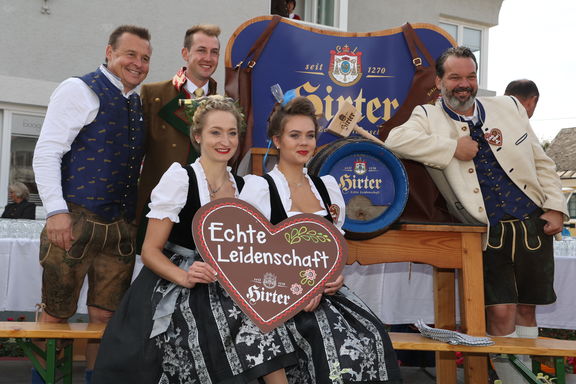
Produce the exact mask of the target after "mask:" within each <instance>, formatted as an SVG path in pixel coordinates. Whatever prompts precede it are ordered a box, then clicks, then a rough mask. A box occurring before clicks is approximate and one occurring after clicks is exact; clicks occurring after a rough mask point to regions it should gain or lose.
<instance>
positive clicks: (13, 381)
mask: <svg viewBox="0 0 576 384" xmlns="http://www.w3.org/2000/svg"><path fill="white" fill-rule="evenodd" d="M31 368H32V364H30V362H29V361H28V360H24V359H20V360H0V384H30V369H31ZM460 371H461V370H459V372H458V376H459V379H458V383H464V380H462V379H461V376H462V375H461V373H462V372H460ZM402 376H403V378H404V384H434V383H435V379H434V368H425V369H424V368H414V367H403V368H402ZM72 384H84V363H83V362H75V363H74V379H73V381H72Z"/></svg>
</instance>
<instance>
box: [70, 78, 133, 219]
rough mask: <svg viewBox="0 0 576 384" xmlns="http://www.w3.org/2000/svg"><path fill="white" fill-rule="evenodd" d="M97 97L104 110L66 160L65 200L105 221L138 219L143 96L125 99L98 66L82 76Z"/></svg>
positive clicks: (88, 126) (82, 132)
mask: <svg viewBox="0 0 576 384" xmlns="http://www.w3.org/2000/svg"><path fill="white" fill-rule="evenodd" d="M80 79H81V80H82V81H84V82H85V83H86V84H87V85H88V86H89V87H90V88H91V89H92V90H93V91H94V93H95V94H96V95H97V96H98V99H99V100H100V109H99V110H98V114H97V116H96V118H95V119H94V121H93V122H92V123H90V124H88V125H86V126H84V127H83V128H82V129H81V130H80V132H79V134H78V136H76V138H75V139H74V141H73V143H72V145H71V148H70V151H69V152H68V153H66V154H65V155H64V157H63V158H62V189H63V193H64V199H65V200H66V201H68V202H72V203H75V204H78V205H80V206H82V207H84V208H86V209H88V210H90V211H91V212H93V213H95V214H97V215H98V216H100V217H102V218H103V219H106V220H110V221H114V220H117V219H120V218H126V219H128V220H130V219H132V218H134V213H135V206H136V187H137V182H138V176H139V173H140V164H141V162H142V157H143V155H144V148H143V142H144V124H143V121H142V108H141V105H140V98H139V96H138V95H137V94H136V93H133V94H132V95H131V96H130V99H126V98H125V97H124V96H123V95H122V92H121V91H120V90H119V89H118V88H117V87H116V86H114V85H113V84H112V83H111V82H110V80H108V79H107V78H106V76H105V75H104V74H103V73H102V72H101V71H100V70H99V69H98V70H96V71H95V72H92V73H89V74H87V75H84V76H83V77H81V78H80Z"/></svg>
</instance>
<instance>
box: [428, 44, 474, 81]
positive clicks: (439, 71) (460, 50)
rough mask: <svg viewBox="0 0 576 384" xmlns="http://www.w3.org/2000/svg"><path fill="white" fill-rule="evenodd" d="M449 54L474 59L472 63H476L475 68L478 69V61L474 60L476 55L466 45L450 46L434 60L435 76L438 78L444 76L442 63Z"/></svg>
mask: <svg viewBox="0 0 576 384" xmlns="http://www.w3.org/2000/svg"><path fill="white" fill-rule="evenodd" d="M450 56H455V57H464V58H470V59H472V60H474V64H475V65H476V70H478V62H477V61H476V56H474V53H472V51H471V50H470V48H468V47H462V46H460V47H450V48H448V49H447V50H445V51H444V53H442V55H440V57H439V58H438V59H437V60H436V76H438V77H439V78H442V77H444V63H445V62H446V60H447V59H448V57H450Z"/></svg>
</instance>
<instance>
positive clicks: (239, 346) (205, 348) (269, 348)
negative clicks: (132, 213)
mask: <svg viewBox="0 0 576 384" xmlns="http://www.w3.org/2000/svg"><path fill="white" fill-rule="evenodd" d="M191 108H194V110H193V111H191V113H193V119H192V127H191V135H190V139H191V140H193V142H194V145H195V147H197V148H199V150H200V154H201V156H200V157H199V158H198V159H197V160H196V161H194V162H193V163H192V164H189V165H186V166H182V165H181V164H179V163H177V162H175V163H173V164H172V165H171V166H170V167H169V168H168V170H167V171H166V172H165V173H164V175H163V176H162V178H161V179H160V182H159V183H158V185H157V186H156V187H155V188H154V190H153V191H152V201H151V203H150V212H149V213H148V217H149V218H150V222H149V224H148V230H147V232H146V238H145V240H144V245H143V247H142V261H143V262H144V265H145V267H144V268H143V269H142V271H141V273H140V275H138V278H137V279H136V280H135V281H134V283H133V284H132V286H131V287H130V289H129V290H128V292H127V293H126V296H125V297H124V300H123V301H122V304H121V305H120V308H119V309H118V311H117V313H116V314H115V315H114V317H113V318H112V320H111V321H110V324H109V325H108V327H107V328H106V333H105V334H104V338H103V339H102V347H101V349H100V354H99V355H98V360H97V362H96V369H95V371H94V381H95V384H109V383H123V384H129V383H134V384H146V383H150V384H152V383H165V384H168V383H178V384H179V383H249V382H256V381H257V380H258V379H259V378H262V379H263V380H264V382H266V383H269V384H270V383H277V384H285V383H286V375H285V373H284V369H283V368H284V367H286V366H290V365H294V364H295V362H296V358H295V353H294V348H293V346H292V343H291V341H290V339H289V338H288V336H287V330H286V328H285V327H284V326H281V327H278V328H277V329H275V330H273V331H271V332H268V333H266V334H263V333H262V332H261V331H260V330H259V329H258V327H257V326H256V325H255V324H254V323H253V322H252V320H250V319H249V318H248V317H247V316H246V315H245V314H244V313H243V312H242V311H241V310H240V309H239V308H238V306H237V305H236V304H235V303H234V301H233V299H232V298H231V297H230V295H228V294H227V293H226V291H225V290H224V288H222V286H221V285H220V283H219V282H218V281H217V280H216V274H215V271H214V269H213V268H211V267H210V265H209V264H207V263H205V262H203V261H202V259H201V258H200V255H199V254H198V252H197V250H196V246H195V244H194V239H193V238H192V235H191V232H190V228H191V225H192V218H193V216H194V214H195V213H196V211H197V210H198V209H199V208H200V207H201V206H203V205H205V204H208V203H209V202H211V201H214V200H217V199H220V198H226V197H228V198H232V197H238V194H239V193H240V191H241V190H242V186H243V185H244V181H243V179H242V178H241V177H238V176H235V175H233V174H232V173H231V172H230V168H229V167H227V164H228V161H229V160H230V159H231V158H232V157H233V156H234V154H235V152H236V150H237V148H238V142H239V134H240V128H241V126H242V125H243V116H242V114H241V112H240V110H239V108H238V106H237V105H236V104H235V102H234V100H232V99H231V98H225V97H222V96H218V95H214V96H207V97H203V98H200V99H198V100H194V102H193V104H192V105H191ZM232 220H234V219H233V218H232Z"/></svg>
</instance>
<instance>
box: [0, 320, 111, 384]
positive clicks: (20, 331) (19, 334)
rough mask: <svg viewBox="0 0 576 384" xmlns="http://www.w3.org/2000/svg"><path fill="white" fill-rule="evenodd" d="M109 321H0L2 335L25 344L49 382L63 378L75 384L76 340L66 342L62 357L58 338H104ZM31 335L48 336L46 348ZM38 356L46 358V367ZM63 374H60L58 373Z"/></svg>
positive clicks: (35, 364)
mask: <svg viewBox="0 0 576 384" xmlns="http://www.w3.org/2000/svg"><path fill="white" fill-rule="evenodd" d="M105 327H106V325H105V324H91V323H65V324H56V323H35V322H17V321H3V322H0V338H14V339H16V342H17V343H18V344H19V345H20V347H22V350H23V351H24V353H25V354H26V356H27V357H28V358H29V359H30V361H31V362H32V365H33V366H34V368H36V370H37V371H38V372H39V373H40V375H41V376H42V378H43V379H44V381H45V382H46V384H53V383H55V382H56V381H57V380H60V379H62V380H63V382H64V383H65V384H72V354H73V350H72V349H73V348H72V343H64V344H63V345H62V348H63V354H62V357H60V358H59V357H58V356H57V355H58V351H57V341H58V340H63V339H67V340H76V339H101V338H102V335H103V334H104V328H105ZM31 339H46V345H45V349H44V350H42V349H41V348H39V347H38V346H37V345H36V344H33V343H32V340H31ZM38 356H40V358H41V359H43V360H44V361H45V362H46V367H43V366H42V365H41V364H40V362H39V361H38ZM58 373H59V374H60V376H59V377H57V374H58Z"/></svg>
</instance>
